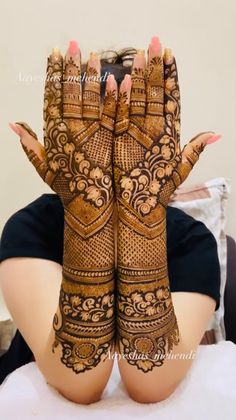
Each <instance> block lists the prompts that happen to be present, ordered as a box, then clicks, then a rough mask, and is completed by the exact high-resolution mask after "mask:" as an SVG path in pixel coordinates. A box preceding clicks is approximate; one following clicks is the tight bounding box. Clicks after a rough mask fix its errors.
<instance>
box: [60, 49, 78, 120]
mask: <svg viewBox="0 0 236 420" xmlns="http://www.w3.org/2000/svg"><path fill="white" fill-rule="evenodd" d="M80 61H81V60H80V50H79V47H78V44H77V42H76V41H70V45H69V48H68V50H67V53H66V56H65V59H64V70H63V117H64V118H82V90H81V63H80Z"/></svg>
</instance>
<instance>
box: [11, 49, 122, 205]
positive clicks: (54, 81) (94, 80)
mask: <svg viewBox="0 0 236 420" xmlns="http://www.w3.org/2000/svg"><path fill="white" fill-rule="evenodd" d="M116 99H117V85H116V81H115V79H114V76H113V75H110V76H109V77H108V79H107V85H106V95H105V99H104V106H103V110H102V112H101V98H100V61H99V59H98V57H97V55H96V54H91V56H90V59H89V62H88V66H87V73H86V82H85V86H84V89H83V92H82V87H81V63H80V50H79V49H78V46H77V44H76V43H75V42H74V41H72V42H71V43H70V47H69V49H68V51H67V54H66V56H65V59H64V60H63V58H62V56H61V54H60V52H59V51H58V50H57V49H54V51H53V53H52V54H51V55H50V57H49V59H48V67H47V79H46V84H45V94H44V147H43V146H42V145H41V144H40V143H39V142H38V141H37V136H36V135H35V134H34V133H33V132H32V130H31V129H30V128H29V127H28V126H27V124H25V123H17V124H11V127H12V129H13V130H14V131H15V132H16V133H17V134H19V135H20V137H21V144H22V146H23V148H24V150H25V152H26V154H27V156H28V158H29V159H30V161H31V162H32V163H33V165H34V166H35V168H36V169H37V171H38V173H39V174H40V176H41V177H42V178H43V180H44V181H45V182H46V183H47V184H48V185H49V186H50V187H51V188H52V189H53V190H54V191H55V192H56V193H57V194H58V195H59V196H60V198H61V200H62V202H63V205H64V207H67V206H68V205H70V203H72V202H74V200H78V199H79V197H83V200H80V201H84V203H89V204H93V205H94V206H95V207H96V208H97V209H100V208H102V207H103V206H104V205H107V204H108V203H109V202H111V200H112V197H113V191H112V139H113V129H114V121H115V114H116Z"/></svg>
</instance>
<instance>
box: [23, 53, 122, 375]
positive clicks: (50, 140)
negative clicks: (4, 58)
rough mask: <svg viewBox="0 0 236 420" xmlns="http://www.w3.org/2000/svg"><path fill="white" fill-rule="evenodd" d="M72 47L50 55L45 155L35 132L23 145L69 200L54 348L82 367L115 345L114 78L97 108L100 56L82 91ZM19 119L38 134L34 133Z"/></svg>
mask: <svg viewBox="0 0 236 420" xmlns="http://www.w3.org/2000/svg"><path fill="white" fill-rule="evenodd" d="M73 50H74V51H73V52H72V53H71V51H70V50H69V51H68V52H67V54H66V56H65V59H64V60H63V58H62V56H61V54H60V52H59V51H58V50H54V52H53V54H52V55H51V56H50V57H49V59H48V67H47V79H46V85H45V96H44V121H45V126H44V148H43V147H42V146H41V148H42V159H41V158H40V157H39V156H38V154H36V153H35V150H36V149H35V145H33V147H31V143H32V141H31V140H30V142H31V143H29V144H28V145H23V147H24V149H25V151H26V153H27V156H28V158H29V159H30V160H31V162H32V163H33V164H34V165H35V167H36V169H37V171H38V173H39V174H40V176H42V178H43V179H44V181H45V182H47V183H48V185H50V187H51V188H52V189H53V190H54V191H55V192H56V193H57V194H58V195H59V197H60V199H61V201H62V204H63V207H64V252H63V267H62V284H61V290H60V297H59V306H58V308H57V312H56V314H55V316H54V320H53V328H54V330H55V341H54V343H53V348H52V351H53V352H55V349H56V348H57V347H58V346H59V345H60V346H61V349H62V354H61V361H62V363H63V364H65V365H66V366H67V367H68V368H71V369H72V370H73V371H74V372H75V373H81V372H84V371H87V370H90V369H92V368H94V367H95V366H97V365H98V364H99V363H100V362H101V361H102V360H105V359H106V358H107V357H108V352H109V350H112V349H113V346H114V335H115V322H114V321H115V314H114V306H115V302H114V234H113V218H112V215H113V201H114V193H113V189H112V176H113V174H112V140H113V130H114V119H115V113H116V101H117V86H116V82H115V79H114V77H113V76H110V79H109V81H108V83H107V90H106V96H105V99H104V106H103V112H102V113H101V115H100V107H101V106H100V85H99V74H100V63H99V60H98V58H97V56H96V55H94V54H93V55H92V57H91V58H90V60H89V63H88V71H87V79H88V80H87V81H86V83H85V87H84V93H83V95H82V89H81V80H80V52H79V50H78V48H77V47H76V46H75V48H74V49H73ZM92 76H93V78H92V79H91V80H90V79H89V77H92ZM82 96H83V101H84V103H83V104H82V99H81V97H82ZM21 125H23V126H24V128H26V129H27V131H28V133H29V134H30V135H31V136H33V138H34V140H33V142H35V141H36V136H35V134H34V133H33V132H32V131H31V130H30V129H29V127H27V126H26V125H25V124H23V123H21Z"/></svg>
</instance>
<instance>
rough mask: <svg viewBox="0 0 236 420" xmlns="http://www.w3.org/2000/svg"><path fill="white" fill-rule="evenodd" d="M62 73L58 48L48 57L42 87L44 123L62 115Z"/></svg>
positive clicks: (61, 62) (46, 123)
mask: <svg viewBox="0 0 236 420" xmlns="http://www.w3.org/2000/svg"><path fill="white" fill-rule="evenodd" d="M62 74H63V58H62V55H61V53H60V51H59V49H58V48H54V49H53V51H52V54H51V55H50V56H49V57H48V63H47V74H46V81H45V89H44V123H45V126H46V127H45V128H47V126H48V124H49V121H50V120H52V119H57V118H61V117H62Z"/></svg>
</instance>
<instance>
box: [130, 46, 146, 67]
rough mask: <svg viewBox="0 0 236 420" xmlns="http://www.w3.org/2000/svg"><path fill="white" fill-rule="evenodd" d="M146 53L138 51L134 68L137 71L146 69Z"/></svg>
mask: <svg viewBox="0 0 236 420" xmlns="http://www.w3.org/2000/svg"><path fill="white" fill-rule="evenodd" d="M145 64H146V60H145V51H144V50H138V52H137V54H136V55H135V57H134V62H133V68H134V69H135V68H136V69H145Z"/></svg>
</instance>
